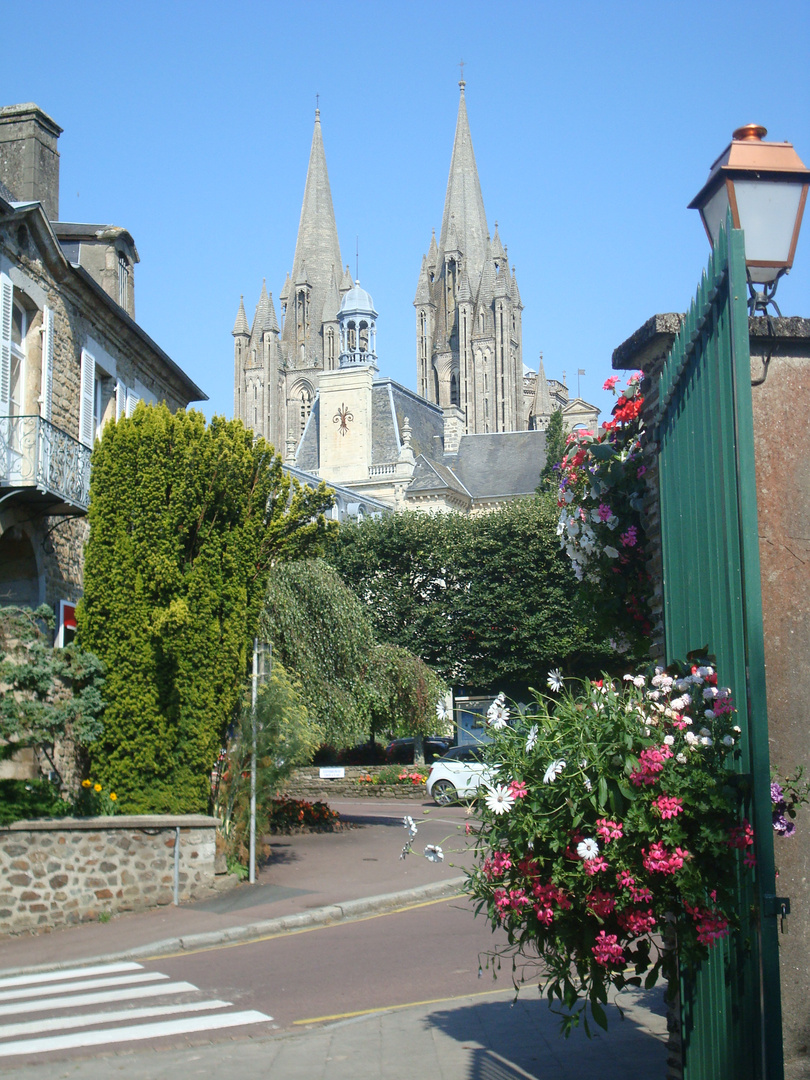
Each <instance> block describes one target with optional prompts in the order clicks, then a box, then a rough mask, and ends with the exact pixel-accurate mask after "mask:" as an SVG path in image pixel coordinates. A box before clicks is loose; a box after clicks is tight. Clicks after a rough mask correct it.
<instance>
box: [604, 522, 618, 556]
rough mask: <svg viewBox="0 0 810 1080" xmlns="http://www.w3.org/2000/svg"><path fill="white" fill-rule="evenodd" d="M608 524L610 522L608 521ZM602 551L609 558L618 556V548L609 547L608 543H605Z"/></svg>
mask: <svg viewBox="0 0 810 1080" xmlns="http://www.w3.org/2000/svg"><path fill="white" fill-rule="evenodd" d="M608 524H610V523H609V522H608ZM604 551H605V554H606V555H607V557H608V558H609V559H618V557H619V552H618V550H617V549H616V548H615V547H611V546H610V544H605V548H604Z"/></svg>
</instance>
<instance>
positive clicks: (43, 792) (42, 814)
mask: <svg viewBox="0 0 810 1080" xmlns="http://www.w3.org/2000/svg"><path fill="white" fill-rule="evenodd" d="M70 814H71V807H70V804H69V803H68V802H66V801H65V800H64V799H63V798H62V797H61V796H60V794H59V788H58V787H57V786H56V784H52V783H51V781H50V780H43V779H36V780H0V825H10V824H11V823H12V822H13V821H32V820H35V819H37V818H54V817H68V816H70Z"/></svg>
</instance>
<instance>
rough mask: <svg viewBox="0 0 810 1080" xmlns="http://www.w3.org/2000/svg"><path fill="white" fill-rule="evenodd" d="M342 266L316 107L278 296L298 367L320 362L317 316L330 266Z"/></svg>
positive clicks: (284, 339)
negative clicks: (286, 277) (286, 278)
mask: <svg viewBox="0 0 810 1080" xmlns="http://www.w3.org/2000/svg"><path fill="white" fill-rule="evenodd" d="M342 265H343V262H342V259H341V256H340V244H339V243H338V234H337V225H336V223H335V211H334V207H333V205H332V192H331V189H330V187H329V173H328V172H327V169H326V155H325V153H324V148H323V137H322V135H321V113H320V109H316V110H315V130H314V132H313V135H312V148H311V150H310V154H309V167H308V169H307V180H306V185H305V187H304V201H303V204H302V206H301V219H300V221H299V224H298V238H297V240H296V244H295V257H294V259H293V268H292V274H291V275H290V277H291V282H290V283H289V284H288V283H286V282H285V287H284V290H283V292H282V296H281V299H282V303H284V304H286V307H287V315H286V318H285V319H284V329H283V330H282V334H281V339H282V343H283V344H284V345H285V346H286V347H287V350H288V351H289V353H290V359H292V358H293V352H294V357H295V358H294V361H293V362H294V363H295V365H296V366H298V367H320V366H322V363H323V342H322V340H321V316H322V312H323V310H324V305H325V303H326V301H327V298H328V297H329V296H330V286H331V284H332V273H333V267H339V266H342ZM285 294H286V295H285Z"/></svg>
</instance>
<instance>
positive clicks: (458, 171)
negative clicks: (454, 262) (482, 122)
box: [437, 79, 489, 289]
mask: <svg viewBox="0 0 810 1080" xmlns="http://www.w3.org/2000/svg"><path fill="white" fill-rule="evenodd" d="M458 85H459V89H460V91H461V94H460V97H459V103H458V119H457V121H456V137H455V140H454V142H453V155H452V157H451V159H450V176H449V177H448V180H447V194H446V195H445V198H444V214H443V216H442V231H441V234H440V236H439V253H438V258H437V265H438V266H441V265H442V261H443V259H444V254H445V252H446V251H448V250H452V249H451V248H450V247H448V242H449V243H452V244H453V245H455V244H457V245H458V247H459V248H460V249H461V252H462V255H463V257H464V262H465V266H466V269H467V273H468V275H469V277H470V281H471V283H472V287H473V289H475V288H476V286H477V284H478V278H479V277H480V274H481V268H482V267H483V265H484V258H485V256H486V249H487V240H488V231H489V230H488V229H487V217H486V214H485V212H484V197H483V195H482V194H481V181H480V180H479V179H478V167H477V166H476V164H475V154H474V152H473V144H472V135H471V134H470V122H469V120H468V119H467V103H466V101H465V98H464V87H465V85H466V84H465V82H464V80H463V79H462V80H461V82H459V84H458ZM451 223H452V225H453V226H454V230H453V231H454V232H455V236H454V237H451V236H450V235H449V233H450V230H451Z"/></svg>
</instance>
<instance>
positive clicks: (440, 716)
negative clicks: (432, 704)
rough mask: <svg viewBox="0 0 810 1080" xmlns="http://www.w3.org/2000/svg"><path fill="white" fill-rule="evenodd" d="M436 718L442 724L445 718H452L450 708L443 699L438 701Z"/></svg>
mask: <svg viewBox="0 0 810 1080" xmlns="http://www.w3.org/2000/svg"><path fill="white" fill-rule="evenodd" d="M436 719H437V720H438V721H439V723H440V724H443V723H444V721H445V720H449V719H450V710H449V709H448V708H447V704H446V703H445V702H444V701H443V700H442V699H440V700H439V701H437V702H436Z"/></svg>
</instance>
